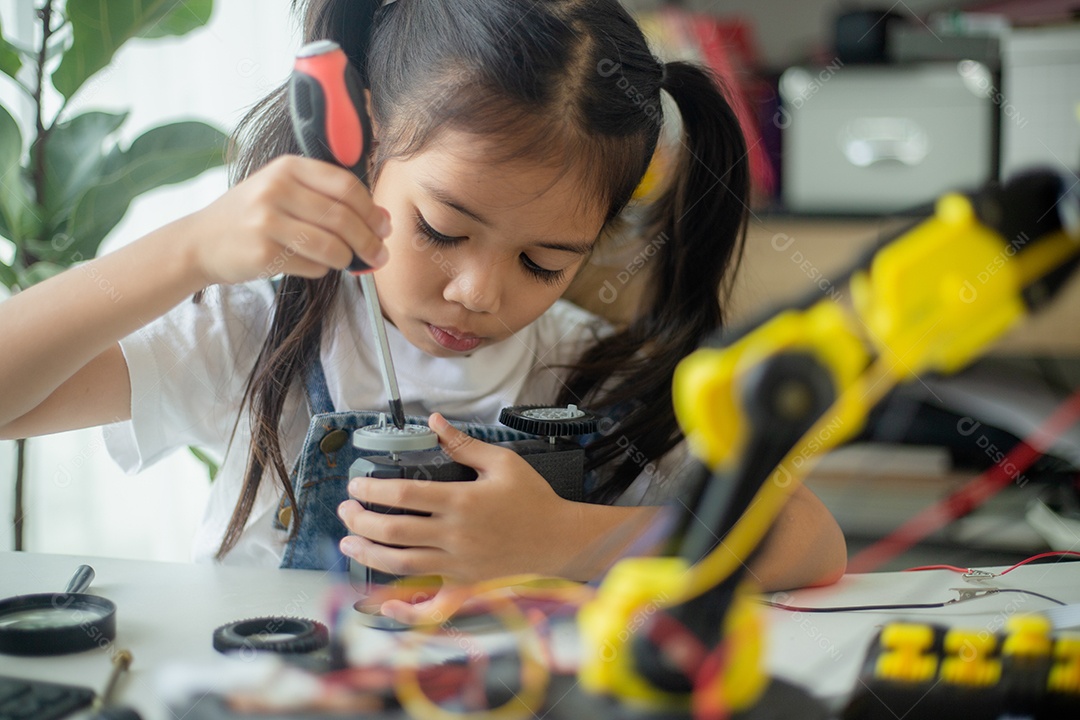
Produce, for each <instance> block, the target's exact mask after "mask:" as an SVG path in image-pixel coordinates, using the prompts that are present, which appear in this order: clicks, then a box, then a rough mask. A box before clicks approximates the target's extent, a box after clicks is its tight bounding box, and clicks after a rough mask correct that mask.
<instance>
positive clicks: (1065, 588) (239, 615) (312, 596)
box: [0, 552, 1080, 720]
mask: <svg viewBox="0 0 1080 720" xmlns="http://www.w3.org/2000/svg"><path fill="white" fill-rule="evenodd" d="M83 563H86V564H89V565H91V566H92V567H93V568H94V570H95V571H96V578H95V580H94V582H93V584H92V585H91V587H90V589H89V590H88V591H87V592H89V593H93V594H96V595H101V596H103V597H106V598H109V599H110V600H112V601H113V602H115V603H116V606H117V636H116V640H115V643H114V644H112V645H109V644H105V643H103V645H104V646H103V647H101V648H99V649H95V650H90V651H86V652H82V653H78V654H74V655H67V656H56V657H47V658H24V657H13V656H5V655H0V675H9V676H14V677H20V678H30V679H41V680H53V681H57V682H68V683H72V684H77V685H84V686H87V687H90V688H92V689H94V690H96V691H100V690H101V689H102V688H103V687H104V685H105V682H106V679H107V677H108V675H109V671H110V668H111V665H110V662H111V658H112V657H113V654H114V653H115V652H117V651H118V649H120V648H126V649H129V650H130V651H131V652H132V654H133V656H134V658H135V660H134V663H133V665H132V667H131V671H130V674H129V676H128V677H127V678H126V679H125V681H124V682H123V683H122V684H121V685H120V686H119V688H118V701H120V702H123V703H125V704H129V705H132V706H134V707H135V708H136V709H138V710H139V711H140V712H141V713H142V715H143V717H144V718H145V720H157V719H159V718H170V717H172V715H171V713H169V712H168V710H167V708H166V703H165V700H166V698H164V697H163V691H162V689H161V685H162V683H161V673H160V671H161V670H162V668H166V667H168V666H170V665H171V664H175V663H177V661H181V662H183V663H187V664H189V665H206V666H208V667H213V666H214V664H215V663H220V662H221V661H222V658H221V656H220V655H219V654H218V653H217V652H216V651H215V650H214V649H213V647H212V645H211V635H212V632H213V630H214V629H215V628H217V627H219V626H221V625H223V624H225V623H228V622H231V621H235V620H240V619H244V618H251V617H261V616H281V615H289V616H298V617H306V618H311V619H316V620H322V621H324V622H325V621H326V620H327V617H326V614H327V610H328V603H327V599H326V598H327V594H328V591H329V589H330V588H331V587H332V586H333V584H334V583H335V582H338V581H339V576H337V575H335V574H332V573H326V572H319V571H308V570H278V569H264V568H245V567H225V566H216V565H194V564H179V563H159V562H148V561H135V560H121V559H110V558H84V557H73V556H65V555H42V554H28V553H15V552H3V553H0V597H9V596H13V595H22V594H29V593H40V592H59V591H62V590H63V589H64V587H65V586H66V585H67V582H68V579H69V578H70V577H71V575H72V573H73V572H74V570H75V568H76V567H77V566H78V565H80V564H83ZM958 587H967V588H978V587H996V588H1002V589H1006V588H1007V589H1024V590H1033V591H1036V592H1039V593H1042V594H1044V595H1047V596H1050V597H1053V598H1055V599H1058V600H1061V601H1063V602H1066V603H1070V604H1072V603H1080V563H1068V562H1061V563H1053V564H1040V565H1028V566H1025V567H1021V568H1018V569H1016V570H1014V571H1013V572H1010V573H1009V574H1008V575H1005V576H1002V577H998V578H994V579H993V580H990V581H985V582H982V583H979V584H974V583H971V582H968V581H965V580H964V579H963V578H962V577H961V576H960V575H958V574H955V573H951V572H948V571H927V572H917V573H872V574H866V575H848V576H846V577H844V578H843V579H842V580H841V581H840V582H839V583H837V584H835V585H832V586H830V587H827V588H815V589H808V590H799V591H795V592H791V593H773V594H769V595H766V596H765V597H766V598H767V599H772V600H775V601H778V602H783V603H785V604H788V605H795V606H801V607H825V606H837V605H843V606H850V605H880V604H901V603H934V602H942V601H946V600H951V599H954V598H956V597H957V596H958V593H956V592H955V591H952V590H950V588H958ZM1052 607H1053V604H1052V603H1050V602H1048V601H1046V600H1043V599H1041V598H1038V597H1034V596H1030V595H1024V594H1013V593H1010V594H1006V593H1001V594H996V595H991V596H989V597H984V598H979V599H975V600H970V601H967V602H962V603H958V604H955V605H951V606H949V607H946V608H939V609H933V610H904V611H871V612H866V611H863V612H844V613H836V614H816V613H807V612H791V611H784V610H776V609H769V610H768V612H767V614H768V637H767V643H766V646H767V660H766V664H767V666H768V669H769V671H770V672H771V673H772V674H774V675H776V676H778V677H781V678H784V679H786V680H789V681H791V682H793V683H796V684H798V685H801V686H803V687H805V688H807V689H808V690H810V691H811V692H812V693H813V694H814V695H817V696H820V697H831V698H836V697H840V696H844V695H846V694H848V693H850V692H851V690H852V689H853V687H854V685H855V683H856V681H857V674H858V670H859V667H860V664H861V662H862V659H863V656H864V654H865V652H866V648H867V645H868V642H869V641H870V639H871V638H872V637H873V635H874V634H875V632H876V631H877V630H878V629H879V628H880V626H881V625H882V624H884V623H885V622H888V621H891V620H895V619H907V618H910V619H914V620H917V621H919V622H926V623H936V624H941V625H948V626H963V627H966V628H970V629H973V630H983V629H985V630H987V631H988V632H996V631H999V630H1001V629H1002V628H1003V627H1004V625H1005V622H1006V620H1007V619H1008V618H1009V617H1011V616H1012V615H1015V614H1018V613H1033V612H1039V611H1042V610H1047V609H1050V608H1052Z"/></svg>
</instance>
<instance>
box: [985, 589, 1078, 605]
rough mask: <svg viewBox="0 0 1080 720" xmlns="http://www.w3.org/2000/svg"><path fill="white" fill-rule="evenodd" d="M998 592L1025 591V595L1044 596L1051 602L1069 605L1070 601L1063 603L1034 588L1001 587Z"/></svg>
mask: <svg viewBox="0 0 1080 720" xmlns="http://www.w3.org/2000/svg"><path fill="white" fill-rule="evenodd" d="M998 592H999V593H1007V592H1014V593H1023V594H1025V595H1034V596H1035V597H1037V598H1042V599H1043V600H1049V601H1050V602H1052V603H1056V604H1057V605H1067V604H1068V603H1063V602H1061V601H1060V600H1055V599H1054V598H1052V597H1050V596H1048V595H1043V594H1042V593H1037V592H1035V591H1033V590H1018V589H1015V588H1001V589H999V590H998Z"/></svg>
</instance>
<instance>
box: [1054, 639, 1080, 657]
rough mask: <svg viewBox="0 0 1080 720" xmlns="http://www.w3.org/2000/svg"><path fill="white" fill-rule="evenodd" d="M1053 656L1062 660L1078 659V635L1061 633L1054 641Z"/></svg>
mask: <svg viewBox="0 0 1080 720" xmlns="http://www.w3.org/2000/svg"><path fill="white" fill-rule="evenodd" d="M1054 657H1055V658H1059V659H1062V660H1070V659H1073V660H1080V635H1077V634H1075V633H1063V634H1062V635H1060V636H1059V637H1058V639H1057V641H1056V642H1054Z"/></svg>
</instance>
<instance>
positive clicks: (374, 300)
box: [289, 40, 405, 430]
mask: <svg viewBox="0 0 1080 720" xmlns="http://www.w3.org/2000/svg"><path fill="white" fill-rule="evenodd" d="M366 106H367V103H366V102H365V101H364V92H363V86H362V83H361V82H360V76H359V74H358V73H357V72H356V70H355V69H354V68H353V67H352V66H351V65H350V64H349V59H348V57H346V55H345V52H344V51H343V50H342V49H341V46H340V45H338V44H337V43H336V42H333V41H332V40H318V41H316V42H313V43H308V44H307V45H305V46H304V47H302V48H301V49H300V52H299V53H297V55H296V62H295V64H294V65H293V71H292V75H291V76H290V77H289V117H290V118H291V119H292V125H293V132H294V133H295V134H296V140H297V142H299V144H300V149H301V151H302V152H303V153H304V155H305V156H306V157H309V158H314V159H316V160H323V161H325V162H330V163H334V164H335V165H340V166H341V167H343V168H346V169H347V170H351V171H352V173H353V174H354V175H356V177H357V178H359V179H360V182H362V183H364V185H367V184H368V183H367V171H368V156H369V154H370V153H369V151H370V148H371V142H372V137H371V122H370V120H369V119H368V115H367V110H366ZM348 270H349V272H350V273H352V274H353V275H355V276H357V277H359V278H360V287H361V289H362V290H363V292H364V297H365V298H366V299H367V306H368V317H369V318H370V320H371V327H372V330H373V332H374V333H375V347H376V349H377V351H378V354H379V367H380V369H381V370H382V378H383V386H384V387H385V388H386V396H387V399H388V400H389V402H390V416H391V418H392V419H393V421H394V425H395V426H397V428H398V429H399V430H400V429H404V428H405V408H404V407H403V406H402V404H401V393H400V391H399V390H398V384H397V375H396V373H395V372H394V359H393V358H392V357H391V356H390V343H389V341H388V340H387V337H386V322H385V320H383V314H382V306H381V304H380V303H379V294H378V292H377V291H376V289H375V278H374V277H373V276H372V274H371V270H372V268H371V267H370V266H368V265H367V264H366V263H365V262H364V261H363V260H361V259H360V258H358V257H356V256H355V255H354V256H353V259H352V262H351V263H350V264H349V268H348Z"/></svg>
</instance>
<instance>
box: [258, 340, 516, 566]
mask: <svg viewBox="0 0 1080 720" xmlns="http://www.w3.org/2000/svg"><path fill="white" fill-rule="evenodd" d="M304 386H305V392H306V394H307V401H308V408H309V409H310V411H311V414H312V417H311V422H310V423H309V425H308V431H307V436H306V437H305V438H304V445H303V448H302V449H301V451H300V455H299V456H298V457H297V460H296V465H295V466H294V467H293V471H292V474H291V475H290V482H291V483H292V488H293V493H294V495H295V497H296V504H297V507H298V508H299V510H300V512H299V519H300V525H299V527H298V528H297V529H296V532H295V534H294V535H293V537H292V538H291V539H290V540H289V542H288V544H287V545H286V546H285V554H284V556H283V557H282V559H281V567H283V568H304V569H312V570H329V569H331V568H333V569H338V570H343V569H344V568H346V567H347V564H346V563H345V562H344V556H343V555H342V554H341V551H340V550H339V549H338V542H339V541H340V540H341V539H342V538H343V537H345V535H346V530H345V525H344V524H343V523H342V522H341V519H340V518H339V517H338V515H337V508H338V505H340V504H341V502H342V501H344V500H346V499H348V497H349V494H348V491H347V490H346V487H347V485H348V482H349V477H348V475H349V466H350V465H352V464H353V462H354V461H355V460H356V459H357V458H359V457H362V456H366V455H376V454H384V453H379V452H372V451H366V450H361V449H359V448H357V447H355V446H354V445H353V444H352V434H353V431H354V430H356V429H357V428H361V427H364V426H366V425H373V424H375V423H377V422H378V420H379V414H380V413H378V412H357V411H350V412H335V410H334V403H333V401H332V400H331V399H330V390H329V389H328V388H327V386H326V375H325V373H324V372H323V366H322V362H321V361H320V360H319V359H318V358H316V360H315V362H314V363H313V364H312V365H311V366H310V367H309V368H308V369H307V371H306V372H305V374H304ZM407 421H408V422H409V423H415V424H418V425H425V424H427V418H417V417H410V418H407ZM454 426H455V427H457V428H458V429H459V430H461V431H463V432H465V433H467V434H469V435H471V436H472V437H474V438H476V439H478V440H482V441H483V442H489V443H493V442H503V441H507V440H524V439H528V438H530V437H532V436H530V435H526V434H525V433H522V432H518V431H517V430H511V429H510V428H508V427H504V426H502V425H484V424H480V423H456V422H455V423H454ZM297 516H298V514H297V513H296V512H295V509H294V508H292V507H291V506H290V504H289V499H288V496H287V495H283V496H282V499H281V502H280V503H279V505H278V512H277V517H276V518H275V519H274V526H275V527H276V528H278V529H289V530H291V529H292V527H291V526H292V524H293V522H294V521H295V520H296V519H297Z"/></svg>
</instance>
